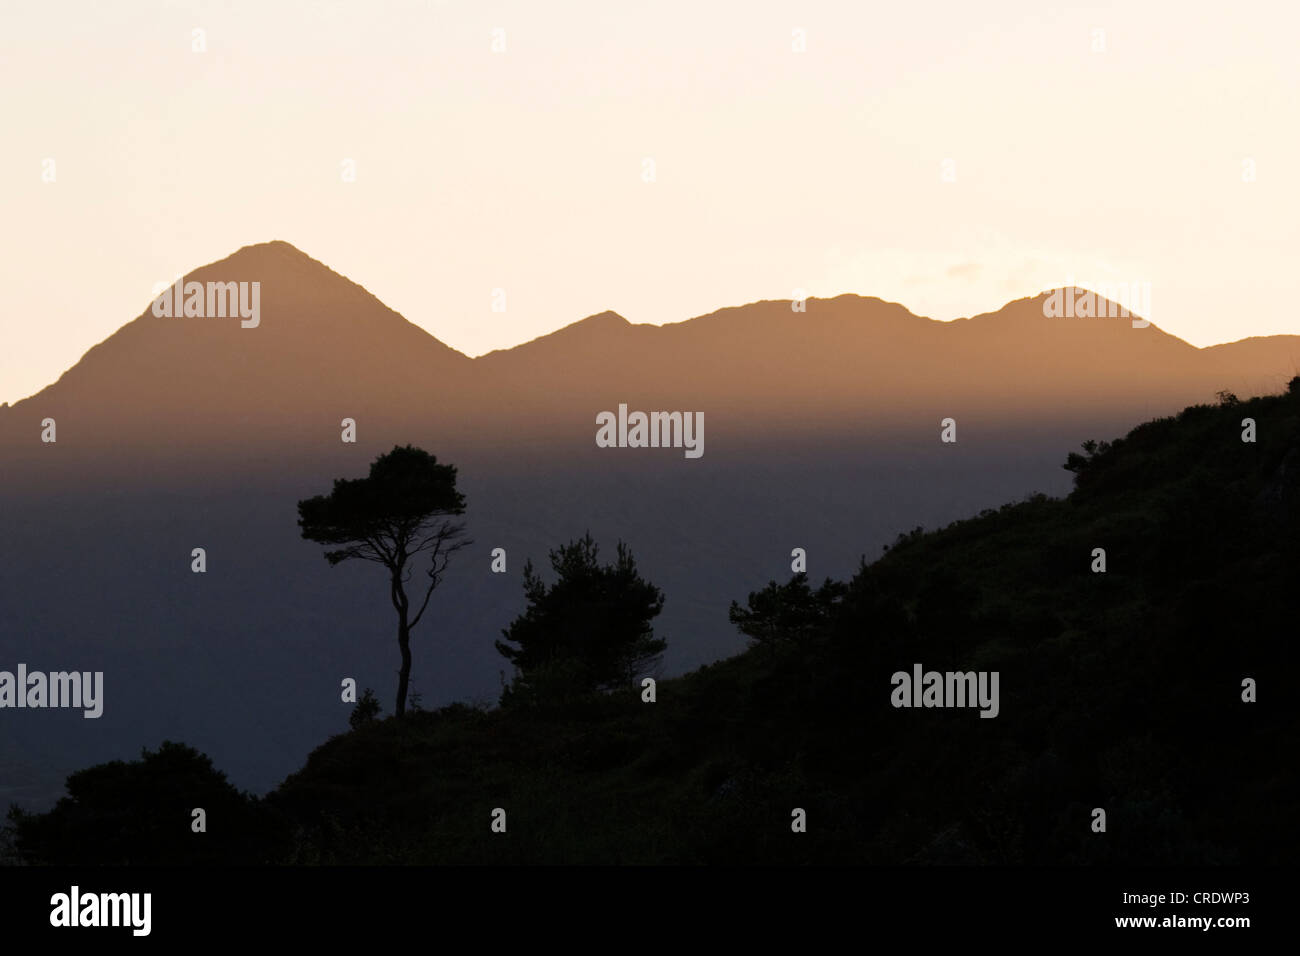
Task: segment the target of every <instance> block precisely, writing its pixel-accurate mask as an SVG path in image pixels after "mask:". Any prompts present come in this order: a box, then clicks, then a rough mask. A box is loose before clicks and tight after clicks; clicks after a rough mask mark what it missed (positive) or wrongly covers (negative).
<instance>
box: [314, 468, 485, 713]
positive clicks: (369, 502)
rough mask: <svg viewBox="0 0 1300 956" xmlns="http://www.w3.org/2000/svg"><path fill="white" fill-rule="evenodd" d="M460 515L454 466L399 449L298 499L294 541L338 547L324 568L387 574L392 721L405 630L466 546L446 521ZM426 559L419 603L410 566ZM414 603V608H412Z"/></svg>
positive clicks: (400, 705) (406, 657)
mask: <svg viewBox="0 0 1300 956" xmlns="http://www.w3.org/2000/svg"><path fill="white" fill-rule="evenodd" d="M464 513H465V498H464V496H463V495H462V494H461V493H460V492H459V491H457V490H456V467H455V466H454V465H440V464H438V459H437V458H435V457H434V456H433V455H430V454H429V453H428V452H426V451H423V450H421V449H419V448H415V447H412V446H411V445H406V446H405V447H401V448H394V449H393V450H392V451H390V452H388V453H387V454H385V455H380V456H379V457H378V458H376V459H375V460H374V462H372V463H371V465H370V474H369V475H368V476H367V477H365V478H355V479H344V478H340V479H336V480H335V482H334V490H333V491H332V492H331V493H330V494H328V495H317V496H316V497H315V498H308V499H307V500H305V501H300V502H298V526H299V527H300V528H301V529H302V536H303V537H304V538H306V539H308V540H309V541H315V542H317V543H318V544H328V545H340V547H337V548H335V549H334V550H332V551H326V552H325V558H326V560H328V561H329V563H330V564H331V565H335V564H339V563H340V562H342V561H350V560H353V559H359V560H362V561H374V562H375V563H376V564H382V565H383V566H384V568H385V569H386V570H387V571H388V590H389V597H390V599H391V600H392V602H393V609H394V610H395V611H396V612H397V646H398V649H399V651H400V652H401V656H402V666H401V670H400V671H399V672H398V680H397V706H396V711H397V716H398V717H401V716H402V715H403V714H405V713H406V692H407V688H408V687H409V686H410V680H411V631H412V630H413V629H414V628H415V626H416V625H417V624H419V623H420V619H421V618H423V617H424V612H425V610H426V609H427V608H428V606H429V598H430V597H432V596H433V591H434V589H435V588H436V587H437V586H438V582H439V581H441V580H442V575H443V572H444V571H446V570H447V564H448V562H449V561H450V560H451V556H452V555H453V554H455V553H456V552H457V551H459V550H460V549H461V548H464V547H465V546H466V545H468V544H469V543H470V542H469V541H468V540H466V539H465V537H464V530H465V529H464V525H462V524H458V523H455V522H452V521H448V520H447V516H449V515H459V514H464ZM421 554H427V555H428V556H429V567H428V568H427V570H426V571H425V576H426V577H427V579H428V583H427V584H425V585H424V598H423V599H422V600H421V599H420V597H419V593H420V592H419V589H418V588H417V589H416V591H415V600H414V601H413V600H412V598H411V596H410V595H408V594H407V593H406V588H407V585H408V584H409V583H410V581H411V574H412V570H413V563H414V562H415V560H416V559H417V558H418V557H419V556H420V555H421ZM416 602H418V604H417V603H416Z"/></svg>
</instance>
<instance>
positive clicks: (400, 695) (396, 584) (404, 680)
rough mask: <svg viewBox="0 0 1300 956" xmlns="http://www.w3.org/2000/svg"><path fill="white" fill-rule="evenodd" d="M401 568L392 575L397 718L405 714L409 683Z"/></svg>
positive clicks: (408, 644)
mask: <svg viewBox="0 0 1300 956" xmlns="http://www.w3.org/2000/svg"><path fill="white" fill-rule="evenodd" d="M401 573H402V571H401V566H400V565H399V566H398V568H397V570H396V572H395V573H394V574H393V607H395V608H397V646H398V647H399V648H401V651H402V669H401V670H400V671H399V672H398V677H397V708H396V712H397V716H398V717H401V716H402V715H403V714H405V713H406V688H407V685H408V684H410V681H411V626H410V624H408V623H407V621H408V617H407V612H408V611H409V610H410V603H409V602H408V601H407V600H406V589H405V588H403V587H402V577H401Z"/></svg>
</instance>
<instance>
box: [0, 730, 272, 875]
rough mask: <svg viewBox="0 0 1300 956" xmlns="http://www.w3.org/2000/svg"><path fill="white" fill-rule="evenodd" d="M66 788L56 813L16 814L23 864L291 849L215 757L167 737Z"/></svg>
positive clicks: (225, 857)
mask: <svg viewBox="0 0 1300 956" xmlns="http://www.w3.org/2000/svg"><path fill="white" fill-rule="evenodd" d="M67 791H68V795H67V796H65V797H63V798H62V799H61V800H59V802H58V803H57V804H55V805H54V807H53V808H52V809H51V810H50V811H49V812H48V813H40V814H33V813H27V812H24V811H23V810H20V809H19V808H18V807H16V806H15V807H12V808H11V809H10V811H9V823H10V827H11V828H12V833H13V842H14V846H15V848H16V850H17V852H18V855H19V856H20V857H21V858H22V859H23V860H24V861H25V862H28V863H37V864H51V865H64V866H66V865H74V864H80V865H109V866H120V865H131V864H135V865H145V864H150V865H156V864H196V863H204V864H212V863H220V864H227V863H244V864H248V863H267V862H274V861H275V859H276V858H277V856H278V854H279V853H280V852H281V851H282V850H283V848H284V847H283V844H284V839H285V832H286V831H285V826H284V821H283V820H281V819H280V818H279V817H278V815H277V814H276V813H275V811H273V810H272V809H271V808H269V807H268V806H267V805H266V804H264V803H262V802H261V801H259V800H258V799H257V798H256V797H253V796H250V795H248V794H244V793H241V792H240V791H238V790H236V789H235V787H234V786H232V785H231V784H230V783H229V781H227V779H226V775H225V774H224V773H222V772H221V771H219V770H217V769H216V768H215V767H214V766H213V765H212V761H211V759H209V758H208V757H207V756H206V755H204V754H202V753H199V752H198V751H197V750H195V749H194V748H192V747H187V746H185V745H184V744H180V743H173V742H172V741H163V743H162V745H161V746H160V747H159V748H158V749H157V750H156V751H149V750H144V751H143V752H142V753H141V759H139V760H135V761H131V762H129V763H127V762H123V761H121V760H114V761H111V762H110V763H103V764H99V765H97V766H94V767H88V768H86V769H85V770H78V771H77V772H76V773H74V774H72V775H70V776H69V777H68V780H67ZM195 809H202V810H203V811H204V813H205V816H206V820H205V824H206V825H207V826H208V828H209V830H208V831H206V832H205V833H204V834H202V835H200V834H194V833H193V832H192V826H193V821H194V817H193V815H192V814H193V811H194V810H195ZM191 837H192V838H191Z"/></svg>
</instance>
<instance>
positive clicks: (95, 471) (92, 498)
mask: <svg viewBox="0 0 1300 956" xmlns="http://www.w3.org/2000/svg"><path fill="white" fill-rule="evenodd" d="M187 279H188V280H192V281H197V282H202V283H207V282H254V281H255V282H259V283H260V284H261V286H260V288H261V297H260V309H261V315H260V322H259V324H258V326H257V327H256V328H243V327H241V324H240V321H239V319H238V318H187V319H177V318H159V317H155V316H154V315H153V314H152V311H151V310H150V309H149V308H148V307H147V306H146V308H145V310H144V311H143V312H142V313H141V315H140V316H138V317H137V318H135V319H134V320H132V321H131V322H129V323H127V324H126V325H125V326H123V327H122V328H121V329H119V330H118V331H117V332H116V333H114V334H113V335H112V336H110V337H109V338H108V339H106V340H105V341H104V342H102V343H100V344H98V345H96V346H95V347H93V348H92V349H90V351H88V352H87V353H86V354H85V356H84V357H83V358H82V359H81V361H79V362H78V363H77V364H76V365H75V366H74V367H73V368H71V369H70V370H68V371H67V372H66V373H65V374H64V375H62V376H61V377H60V378H59V380H58V381H57V382H55V383H53V384H52V385H50V386H49V387H47V388H45V389H43V390H42V391H41V392H39V393H37V394H36V395H34V396H32V397H30V398H27V399H24V400H22V401H19V402H17V403H15V404H14V405H12V406H8V407H0V469H2V470H0V474H2V476H3V480H2V481H0V669H3V668H4V667H5V666H10V667H12V665H16V664H17V663H19V662H23V663H26V664H27V665H29V666H30V667H31V668H32V669H34V670H35V669H39V670H51V671H53V670H61V669H66V668H75V669H78V670H103V671H104V672H105V677H104V696H105V701H104V716H103V717H102V718H101V719H99V720H95V721H87V720H81V719H80V717H79V716H78V717H76V718H75V719H73V718H69V719H66V720H65V719H64V716H65V715H61V714H51V713H48V712H45V713H33V712H28V711H23V712H19V713H15V712H13V711H9V712H6V713H5V714H4V715H3V716H0V721H3V722H4V728H5V732H4V733H3V734H0V799H3V797H5V796H8V797H10V798H12V799H17V800H21V801H24V802H29V803H33V804H41V803H46V802H48V801H49V800H51V799H53V797H54V796H56V795H57V794H58V792H59V789H60V787H61V783H62V778H63V776H64V775H65V774H66V773H67V772H68V771H69V770H71V769H74V768H76V767H81V766H88V765H90V764H93V763H97V762H101V761H103V760H106V759H111V758H114V757H132V756H135V755H137V754H138V753H139V749H140V747H142V746H146V745H147V746H155V745H157V744H158V743H159V741H161V740H162V739H163V738H164V737H171V738H172V739H183V740H185V741H186V742H187V743H190V744H192V745H193V746H196V747H198V748H199V749H201V750H203V751H204V752H206V753H208V754H210V755H211V756H212V757H213V758H214V760H216V762H217V764H218V765H219V766H221V767H223V768H225V769H227V770H228V771H229V772H230V773H231V776H232V779H233V780H234V782H235V783H236V784H237V785H239V786H241V787H248V788H252V789H258V790H262V789H266V788H269V787H270V786H273V785H274V784H275V783H277V782H278V781H279V780H280V779H281V778H282V777H283V775H284V774H285V773H286V772H288V771H289V770H290V769H291V768H293V767H297V766H299V765H300V764H301V762H302V758H303V756H304V755H305V754H306V752H307V751H308V750H309V749H310V748H311V747H313V746H315V745H316V744H317V743H319V741H320V740H321V739H323V738H324V737H326V736H328V735H329V734H330V733H334V732H337V731H338V730H341V729H342V728H343V727H345V726H346V716H347V707H346V706H345V705H343V704H341V703H340V702H339V700H338V692H337V691H338V687H339V681H340V679H341V678H342V677H344V676H353V677H355V678H357V680H358V684H359V685H360V686H373V687H374V688H376V690H377V691H378V692H379V693H380V696H381V699H382V700H384V701H385V706H386V707H391V702H390V701H388V700H387V697H388V688H389V687H390V684H391V682H392V681H391V675H392V672H393V670H394V668H395V666H396V664H395V655H396V648H395V647H394V646H393V645H394V644H395V641H394V639H393V626H392V625H393V622H392V620H391V618H392V610H391V608H390V607H389V606H388V599H387V595H386V593H385V591H384V589H383V587H382V581H378V580H377V579H376V578H375V576H374V574H373V573H368V572H373V569H370V568H352V567H339V568H330V567H328V566H327V565H326V562H325V561H324V559H323V558H322V556H321V553H320V550H319V549H318V548H316V547H315V546H312V545H310V544H308V543H306V542H304V541H302V540H300V539H299V537H298V529H297V525H296V517H297V516H296V509H295V505H296V501H297V500H298V499H299V498H303V497H308V496H310V495H313V494H319V493H322V492H325V491H328V489H329V487H330V482H331V481H332V480H333V479H334V478H339V477H353V476H359V475H362V474H364V473H365V470H366V468H367V466H368V464H369V462H370V461H371V460H373V458H374V457H375V455H376V454H378V453H379V452H381V451H385V450H387V449H389V448H391V447H392V446H393V445H394V444H406V443H408V442H409V443H412V444H416V445H419V446H421V447H423V448H425V449H426V450H428V451H430V452H432V453H434V454H435V455H437V456H438V458H439V459H440V460H441V461H449V462H451V463H453V464H455V465H457V466H458V468H459V469H460V486H461V488H462V490H463V491H464V492H465V494H466V497H467V500H468V511H467V514H466V520H467V521H468V524H469V532H470V534H471V536H472V537H473V538H474V540H475V549H473V550H471V551H468V552H465V553H464V554H462V555H459V556H458V558H459V559H460V560H458V561H457V562H456V563H455V564H454V565H453V567H452V569H451V572H450V573H449V575H448V577H447V579H446V581H445V582H444V584H443V585H442V587H441V588H440V589H439V591H438V593H437V594H436V595H435V598H434V603H433V605H431V610H430V616H429V618H428V621H427V623H425V624H422V625H421V627H420V629H419V630H417V631H416V633H415V636H414V639H413V640H414V654H415V663H414V670H413V678H414V681H415V686H416V689H417V691H419V692H421V693H423V694H424V698H425V705H426V706H434V705H437V704H441V703H445V702H447V701H450V700H457V699H468V698H481V699H495V696H496V694H497V693H499V690H500V681H501V673H500V672H501V670H502V668H503V667H504V666H505V663H504V661H503V660H502V659H501V658H500V657H499V656H497V655H496V652H495V650H494V649H493V646H492V642H493V640H494V639H495V638H497V637H498V636H499V632H500V629H501V628H503V627H505V626H506V625H507V624H508V622H509V620H510V619H511V617H513V615H514V614H516V613H518V611H519V610H520V608H521V607H522V603H523V602H522V588H521V581H520V573H519V572H520V570H521V569H522V566H523V562H524V559H525V558H527V557H532V558H533V559H534V560H535V561H538V562H539V563H542V564H544V559H545V555H546V551H547V549H548V548H553V547H555V546H556V545H558V544H560V543H562V542H564V541H568V540H570V539H571V538H574V537H577V536H579V535H581V534H582V533H583V532H584V531H586V530H588V529H589V530H590V531H591V532H592V534H593V536H594V537H595V538H596V539H597V540H598V541H599V542H600V543H601V545H602V547H603V548H604V549H605V550H606V551H608V552H612V550H613V548H614V544H615V541H616V540H618V539H619V538H622V539H623V540H625V541H627V542H628V543H629V544H630V545H631V547H632V550H633V552H634V554H635V556H636V558H637V561H638V565H639V566H640V568H641V570H642V572H643V573H644V574H645V575H646V577H647V578H648V579H650V580H651V581H653V582H654V583H656V584H658V585H659V586H660V587H661V588H663V590H664V592H665V596H666V605H665V610H664V613H663V615H662V616H661V618H660V619H659V626H658V633H659V634H660V635H661V636H663V637H665V638H666V639H667V640H668V643H669V650H668V654H667V656H666V658H665V665H666V671H667V673H669V674H672V673H681V672H682V671H684V670H686V669H687V668H691V667H695V666H698V665H700V664H703V663H706V662H708V661H711V660H716V659H718V658H720V657H723V656H727V655H729V654H732V653H735V652H736V651H737V650H739V649H740V647H741V646H743V640H742V639H741V638H740V636H739V635H738V634H737V633H736V632H735V630H734V629H733V628H732V627H731V626H730V625H729V624H728V622H727V606H728V603H729V602H730V600H731V599H733V598H743V597H744V595H745V594H746V593H748V592H749V591H751V590H753V589H755V588H757V587H759V586H761V585H763V584H765V583H766V582H767V581H768V580H769V579H771V578H777V579H781V580H784V579H786V578H787V577H788V576H789V574H790V552H791V550H792V549H793V548H795V547H801V548H804V549H806V550H807V553H808V561H809V564H808V570H809V573H810V575H811V576H812V577H813V578H814V579H818V580H819V579H820V578H821V577H823V576H825V575H833V576H837V577H847V576H848V575H850V574H851V573H852V571H853V569H854V567H856V565H857V562H858V560H859V559H860V558H861V556H863V555H866V556H868V558H874V557H876V556H878V555H879V554H880V553H881V548H882V545H884V544H886V543H888V542H890V541H892V540H894V538H895V536H897V535H898V534H899V533H900V532H902V531H907V530H910V529H911V528H913V527H915V526H917V525H926V526H929V527H933V526H935V525H936V524H939V523H944V522H948V521H952V520H955V519H957V518H960V517H963V516H965V515H968V514H970V513H972V512H974V511H977V510H979V509H980V508H984V507H990V506H994V505H1000V504H1002V503H1003V502H1005V501H1008V500H1013V499H1016V498H1018V497H1022V496H1024V495H1026V494H1029V493H1032V492H1038V491H1042V492H1047V493H1051V494H1060V493H1063V492H1064V491H1066V490H1067V489H1068V487H1069V473H1068V472H1066V471H1064V470H1063V469H1062V468H1061V464H1062V463H1063V462H1064V460H1065V456H1066V454H1067V453H1068V452H1069V451H1071V450H1072V449H1075V448H1077V447H1078V445H1079V443H1080V442H1081V441H1083V440H1085V439H1090V438H1097V439H1105V438H1111V437H1114V436H1116V435H1119V434H1123V433H1125V432H1127V431H1128V430H1129V429H1130V428H1131V427H1133V426H1134V425H1136V424H1137V423H1139V422H1141V421H1145V420H1148V419H1151V418H1155V417H1158V416H1161V415H1166V414H1171V413H1173V412H1175V411H1177V410H1179V409H1181V408H1183V407H1184V406H1186V405H1189V404H1196V403H1208V402H1213V401H1215V394H1216V392H1218V391H1220V390H1231V391H1234V392H1236V393H1238V394H1239V395H1240V396H1241V397H1242V398H1247V397H1249V396H1252V395H1258V394H1266V393H1276V392H1280V391H1282V390H1283V388H1284V387H1285V384H1286V382H1287V381H1288V380H1289V379H1290V378H1291V377H1292V376H1294V375H1295V374H1297V371H1300V336H1272V337H1269V338H1263V339H1246V340H1243V341H1241V342H1235V343H1232V344H1229V345H1220V346H1215V347H1212V348H1204V349H1198V348H1195V347H1193V346H1191V345H1189V344H1188V343H1186V342H1183V341H1181V340H1179V339H1177V338H1175V337H1173V336H1170V335H1168V334H1166V333H1165V332H1162V331H1161V330H1160V329H1158V328H1157V327H1155V326H1154V325H1153V326H1150V327H1148V328H1142V329H1135V328H1133V327H1132V323H1131V321H1130V320H1129V319H1128V318H1098V319H1078V318H1075V319H1066V318H1046V317H1045V316H1044V314H1043V296H1041V295H1040V296H1036V297H1034V298H1029V299H1020V300H1017V301H1015V302H1011V303H1009V304H1007V305H1006V306H1004V307H1003V308H1002V309H999V310H998V311H997V312H993V313H988V314H984V315H978V316H974V317H972V318H969V319H960V320H957V321H953V322H938V321H933V320H931V319H927V318H922V317H919V316H916V315H913V314H912V313H911V312H909V311H908V310H907V309H905V308H904V307H903V306H901V305H897V304H893V303H888V302H883V301H881V300H879V299H872V298H863V297H859V296H851V295H845V296H838V297H836V298H833V299H824V300H823V299H810V300H808V301H807V303H806V311H804V312H799V311H794V310H793V309H792V307H791V303H790V302H788V301H785V302H783V301H766V302H756V303H752V304H749V305H745V306H739V307H736V308H730V309H724V310H721V311H719V312H715V313H713V314H710V315H706V316H701V317H699V318H695V319H691V320H689V321H686V322H681V323H676V324H672V325H665V326H649V325H633V324H630V323H628V322H627V321H626V320H624V319H623V318H621V317H620V316H618V315H616V314H614V313H612V312H606V313H602V314H600V315H596V316H592V317H590V318H587V319H584V320H582V321H580V322H576V323H574V324H573V325H570V326H567V327H566V328H563V329H560V330H559V331H557V332H554V333H552V334H550V335H547V336H543V337H541V338H538V339H535V340H533V341H531V342H527V343H525V344H522V345H520V346H518V347H516V348H513V349H508V350H504V351H499V352H493V353H490V354H488V355H484V356H481V357H479V358H475V359H471V358H469V357H467V356H465V355H463V354H461V353H459V352H457V351H455V350H454V349H451V348H448V347H447V346H446V345H444V344H443V343H441V342H439V341H438V340H437V339H436V338H434V337H433V336H431V335H429V334H428V333H427V332H425V331H423V330H422V329H420V328H418V327H417V326H415V325H413V324H411V323H410V322H408V321H407V320H406V319H404V318H403V317H402V316H400V315H398V314H397V313H396V312H394V311H392V310H391V309H389V308H387V307H386V306H384V305H383V303H381V302H380V301H379V300H377V299H376V298H375V297H374V296H372V295H370V294H369V293H368V292H366V291H365V290H364V289H363V288H362V287H361V286H359V285H357V284H355V283H353V282H351V281H349V280H348V279H346V278H344V277H343V276H341V275H339V274H337V273H335V272H333V271H332V270H330V269H329V268H327V267H326V266H324V265H322V264H321V263H319V262H317V261H315V260H313V259H311V258H310V257H308V256H306V255H304V254H303V253H301V252H299V251H298V250H297V249H295V248H294V247H292V246H290V245H288V244H287V243H283V242H270V243H264V244H259V245H254V246H248V247H245V248H243V249H241V250H239V251H238V252H236V253H234V254H233V255H231V256H230V257H228V258H226V259H224V260H221V261H219V262H215V263H212V264H211V265H207V266H203V267H202V268H199V269H196V270H194V272H192V273H191V274H189V275H188V276H187ZM430 294H431V295H436V294H437V290H431V292H430ZM621 403H625V404H627V405H628V407H629V408H631V409H641V410H646V411H651V410H680V411H694V412H701V413H702V414H703V416H704V421H705V436H706V444H705V452H704V454H703V456H702V457H700V458H698V459H688V458H685V457H684V456H683V455H682V453H681V451H679V450H678V451H673V450H667V449H655V448H617V449H614V448H598V447H596V442H595V435H596V416H597V415H598V414H599V413H600V412H602V411H606V410H610V411H613V410H616V409H617V408H618V406H619V405H620V404H621ZM949 417H950V418H953V419H955V421H956V423H957V438H958V440H957V442H956V443H955V444H944V443H941V442H940V440H939V437H940V421H941V419H944V418H949ZM47 418H52V419H54V420H55V422H56V425H57V442H55V443H45V442H42V441H41V434H42V422H43V421H44V420H45V419H47ZM345 418H352V419H354V420H355V421H356V423H357V441H356V443H355V444H345V443H344V442H342V441H341V440H340V434H341V425H340V423H341V422H342V420H343V419H345ZM200 546H201V547H204V548H206V549H207V552H208V571H207V572H206V574H203V575H198V574H193V573H191V571H190V552H191V549H192V548H194V547H200ZM494 547H503V548H505V549H506V550H507V552H508V554H509V565H508V573H506V574H493V573H491V572H490V570H489V554H490V551H491V549H492V548H494Z"/></svg>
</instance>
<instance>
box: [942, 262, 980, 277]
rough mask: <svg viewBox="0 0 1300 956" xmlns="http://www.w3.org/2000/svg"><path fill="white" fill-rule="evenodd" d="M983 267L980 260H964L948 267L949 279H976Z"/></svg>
mask: <svg viewBox="0 0 1300 956" xmlns="http://www.w3.org/2000/svg"><path fill="white" fill-rule="evenodd" d="M981 268H982V267H981V266H980V264H979V263H978V262H963V263H960V264H958V265H955V266H951V267H950V268H949V269H948V278H949V279H974V278H975V277H976V276H977V275H979V273H980V269H981Z"/></svg>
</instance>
